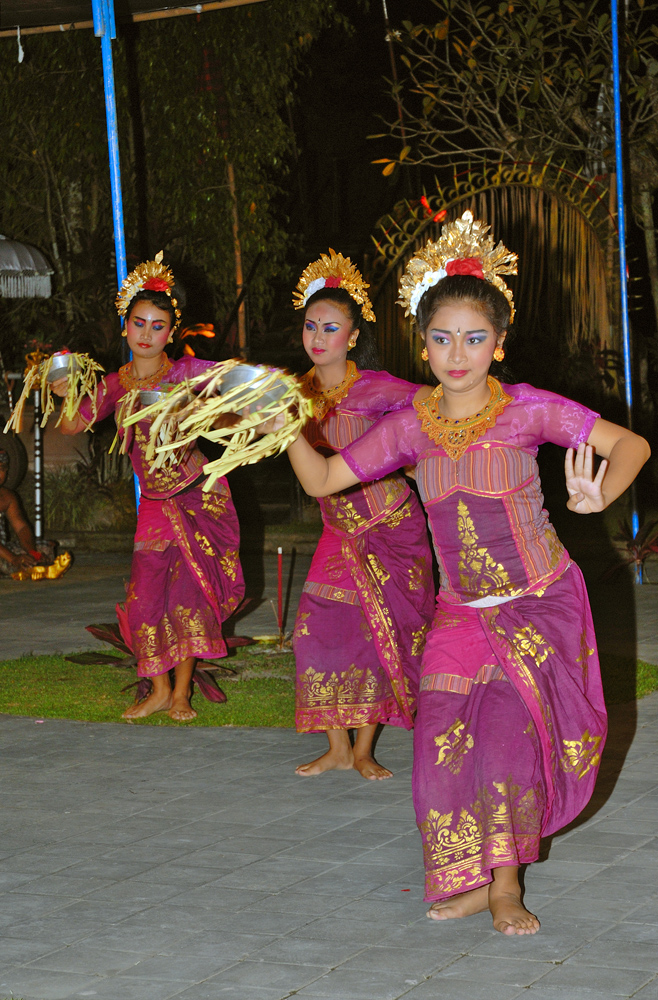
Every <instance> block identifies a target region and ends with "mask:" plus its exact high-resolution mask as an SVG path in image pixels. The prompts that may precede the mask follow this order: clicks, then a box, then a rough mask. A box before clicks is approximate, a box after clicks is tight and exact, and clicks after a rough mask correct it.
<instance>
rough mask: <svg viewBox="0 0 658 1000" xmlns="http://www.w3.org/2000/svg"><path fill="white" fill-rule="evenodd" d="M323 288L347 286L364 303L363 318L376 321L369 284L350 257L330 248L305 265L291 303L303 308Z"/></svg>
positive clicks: (353, 296)
mask: <svg viewBox="0 0 658 1000" xmlns="http://www.w3.org/2000/svg"><path fill="white" fill-rule="evenodd" d="M321 288H344V289H345V291H346V292H347V294H348V295H349V296H351V298H353V299H354V301H355V302H356V303H357V304H358V305H360V306H361V312H362V313H363V318H364V319H365V320H368V322H370V323H374V322H375V314H374V312H373V311H372V303H371V301H370V299H369V298H368V293H367V292H366V288H370V285H369V284H368V283H367V282H366V281H364V280H363V278H362V276H361V272H360V271H359V269H358V268H357V267H355V265H354V264H353V263H352V261H351V260H350V258H349V257H343V255H342V253H336V251H335V250H332V249H331V248H330V249H329V255H327V254H326V253H323V254H322V256H321V257H320V258H319V260H314V261H313V263H312V264H309V265H308V267H306V268H304V271H303V272H302V276H301V278H300V279H299V281H298V282H297V288H296V290H295V291H294V292H293V293H292V304H293V306H294V307H295V309H303V308H304V306H305V305H306V303H307V302H308V300H309V299H310V297H311V295H315V293H316V292H319V291H320V289H321Z"/></svg>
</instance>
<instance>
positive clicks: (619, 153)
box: [611, 0, 642, 583]
mask: <svg viewBox="0 0 658 1000" xmlns="http://www.w3.org/2000/svg"><path fill="white" fill-rule="evenodd" d="M611 8H612V91H613V99H614V124H615V164H616V170H617V227H618V233H619V287H620V289H621V334H622V346H623V356H624V389H625V396H626V413H627V416H628V426H629V428H631V430H632V428H633V382H632V377H633V372H632V356H631V328H630V323H629V318H628V269H627V264H626V209H625V206H624V158H623V148H622V137H621V74H620V68H619V8H618V0H611ZM631 498H632V499H631V503H632V510H631V526H632V531H633V535H634V536H635V535H637V533H638V531H639V530H640V518H639V515H638V512H637V505H636V503H635V493H634V491H633V492H632V493H631ZM635 582H636V583H641V582H642V579H641V576H640V579H638V578H637V572H636V579H635Z"/></svg>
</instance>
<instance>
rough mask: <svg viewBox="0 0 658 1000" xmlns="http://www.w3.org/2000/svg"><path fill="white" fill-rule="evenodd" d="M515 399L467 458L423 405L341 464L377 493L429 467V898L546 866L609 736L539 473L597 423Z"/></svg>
mask: <svg viewBox="0 0 658 1000" xmlns="http://www.w3.org/2000/svg"><path fill="white" fill-rule="evenodd" d="M503 388H504V391H505V395H506V403H505V406H504V410H503V412H502V413H500V414H499V415H498V417H497V419H496V421H495V424H494V425H493V426H487V427H486V429H485V428H484V427H482V428H481V429H480V433H479V434H478V435H477V436H476V437H474V438H473V440H471V441H468V442H467V445H466V446H465V448H464V450H463V452H462V453H461V454H457V455H456V457H455V458H451V457H450V456H449V455H448V454H447V453H446V451H445V450H444V448H443V447H442V446H441V444H440V436H437V438H436V440H435V439H434V438H433V437H432V433H431V432H432V427H431V424H430V426H429V430H428V432H426V431H425V430H423V429H422V428H421V423H420V420H419V418H418V414H417V413H416V411H415V410H414V409H413V408H408V409H407V410H405V411H400V412H398V413H395V414H390V415H388V416H385V417H383V418H382V419H381V420H380V421H379V422H378V424H375V426H374V427H372V428H371V429H370V430H369V431H368V432H367V433H366V434H364V435H363V437H362V438H360V440H359V441H356V442H354V444H351V445H350V446H349V447H348V448H347V449H345V450H344V451H343V453H342V454H343V457H344V458H345V460H346V462H347V463H348V465H349V466H350V468H352V469H353V471H354V472H355V474H356V475H358V476H359V478H360V479H361V480H362V481H364V482H367V481H369V480H370V479H375V478H378V477H380V476H382V475H384V474H386V473H387V472H388V471H389V470H390V469H392V468H396V467H398V466H399V465H401V464H415V465H416V478H417V482H418V487H419V490H420V495H421V497H422V500H423V504H424V506H425V509H426V511H427V515H428V519H429V522H430V527H431V531H432V538H433V541H434V546H435V553H436V558H437V562H438V564H439V573H440V580H441V590H440V597H439V600H438V601H437V608H436V614H435V616H434V619H433V622H432V628H431V630H430V632H429V633H428V636H427V641H426V644H425V649H424V652H423V661H422V668H421V681H420V693H419V698H418V713H417V716H416V725H415V730H414V770H413V795H414V804H415V809H416V820H417V823H418V827H419V829H420V831H421V835H422V838H423V850H424V856H425V871H426V893H427V895H426V898H427V899H428V900H438V899H442V898H444V897H447V896H451V895H454V894H456V893H460V892H465V891H467V890H469V889H474V888H477V887H478V886H481V885H486V884H487V883H488V882H490V881H491V879H492V874H491V871H492V868H496V867H501V866H509V865H512V866H513V865H519V864H524V863H526V862H529V861H534V860H535V859H536V858H537V853H538V849H539V838H540V837H541V836H545V835H548V834H551V833H554V832H555V831H556V830H559V829H560V828H561V827H563V826H565V825H566V824H567V823H570V822H571V821H572V820H573V819H574V818H575V817H576V816H577V815H578V814H579V813H580V812H581V810H582V809H583V808H584V806H585V805H586V804H587V802H588V800H589V798H590V796H591V794H592V790H593V788H594V783H595V780H596V775H597V771H598V767H599V763H600V760H601V751H602V750H603V744H604V742H605V737H606V712H605V705H604V701H603V690H602V686H601V677H600V671H599V663H598V658H597V655H596V642H595V638H594V629H593V627H592V619H591V614H590V609H589V602H588V599H587V592H586V590H585V585H584V582H583V578H582V575H581V573H580V570H579V569H578V568H577V567H576V566H575V565H574V564H572V563H571V560H570V558H569V555H568V553H567V552H566V551H565V549H564V547H563V546H562V544H561V543H560V541H559V539H558V537H557V535H556V533H555V530H554V528H553V526H552V525H551V524H550V522H549V520H548V514H547V512H546V511H545V510H544V508H543V496H542V492H541V484H540V481H539V471H538V468H537V462H536V455H537V448H538V446H539V445H540V444H541V443H542V442H544V441H552V442H554V443H555V444H558V445H561V446H562V447H565V448H569V447H576V446H577V445H578V444H579V443H580V442H582V441H587V438H588V435H589V433H590V432H591V429H592V427H593V425H594V422H595V420H596V418H597V414H595V413H593V412H592V411H591V410H588V409H587V408H586V407H584V406H581V405H580V404H578V403H575V402H573V401H572V400H569V399H565V398H564V397H562V396H557V395H555V394H554V393H550V392H545V391H544V390H542V389H535V388H534V387H533V386H529V385H524V384H520V385H506V386H504V387H503ZM574 516H577V515H574ZM594 516H595V515H594Z"/></svg>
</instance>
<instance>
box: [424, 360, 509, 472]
mask: <svg viewBox="0 0 658 1000" xmlns="http://www.w3.org/2000/svg"><path fill="white" fill-rule="evenodd" d="M487 385H488V386H489V389H490V390H491V397H490V399H489V402H488V403H487V405H486V406H485V407H483V409H481V410H480V411H479V412H478V413H474V414H473V416H471V417H462V418H461V419H459V420H451V419H450V418H449V417H444V416H442V415H441V413H440V412H439V402H440V400H441V397H442V396H443V386H442V385H439V386H437V388H436V389H435V390H434V392H433V393H432V395H431V396H428V397H427V398H426V399H421V400H419V401H418V402H416V403H414V406H415V407H416V411H417V413H418V417H419V419H420V422H421V428H422V430H423V431H424V432H425V433H426V434H427V435H429V437H431V439H432V441H434V442H435V443H436V444H438V445H440V446H441V447H442V448H443V450H444V451H445V453H446V454H447V456H448V458H451V459H452V461H453V462H456V461H457V460H458V459H459V458H461V457H462V455H463V454H464V452H465V451H466V449H467V448H468V447H469V446H470V445H472V444H473V442H475V441H477V439H478V438H479V437H481V436H482V435H483V434H484V432H485V431H486V430H489V428H490V427H493V426H494V424H495V423H496V420H497V418H498V417H499V416H500V414H501V413H502V412H503V410H504V409H505V407H506V406H507V404H508V403H511V402H512V397H511V396H509V395H508V394H507V393H506V392H505V390H504V389H503V387H502V385H501V384H500V382H499V381H498V380H497V379H495V378H493V377H492V376H491V375H489V377H488V378H487Z"/></svg>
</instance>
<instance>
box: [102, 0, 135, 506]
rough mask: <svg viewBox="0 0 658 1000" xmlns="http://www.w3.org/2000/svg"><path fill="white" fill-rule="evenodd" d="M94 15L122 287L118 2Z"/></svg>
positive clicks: (107, 0) (108, 0) (105, 3)
mask: <svg viewBox="0 0 658 1000" xmlns="http://www.w3.org/2000/svg"><path fill="white" fill-rule="evenodd" d="M91 3H92V9H93V13H94V34H95V35H96V37H97V38H100V40H101V55H102V59H103V88H104V90H105V118H106V121H107V145H108V152H109V156H110V189H111V192H112V219H113V223H114V255H115V257H116V268H117V286H118V287H119V288H120V287H121V283H122V282H123V279H124V278H125V277H126V275H127V274H128V267H127V264H126V239H125V235H124V227H123V198H122V196H121V164H120V161H119V129H118V124H117V100H116V90H115V87H114V64H113V62H112V39H113V38H116V36H117V32H116V23H115V20H114V0H91ZM134 482H135V499H136V501H137V505H138V506H139V493H140V491H139V481H138V479H137V476H135V477H134Z"/></svg>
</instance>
